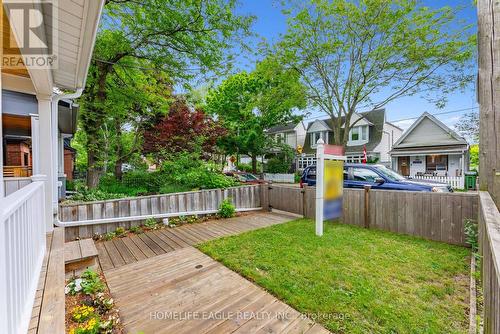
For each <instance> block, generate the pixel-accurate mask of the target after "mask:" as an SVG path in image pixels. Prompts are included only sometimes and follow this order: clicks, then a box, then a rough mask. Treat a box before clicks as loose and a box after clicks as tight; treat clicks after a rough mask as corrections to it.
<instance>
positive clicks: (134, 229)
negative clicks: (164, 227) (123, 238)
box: [129, 226, 143, 234]
mask: <svg viewBox="0 0 500 334" xmlns="http://www.w3.org/2000/svg"><path fill="white" fill-rule="evenodd" d="M129 231H130V232H132V233H134V234H141V233H143V230H142V228H141V227H140V226H132V227H131V228H130V229H129Z"/></svg>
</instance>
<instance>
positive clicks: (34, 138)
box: [30, 114, 40, 175]
mask: <svg viewBox="0 0 500 334" xmlns="http://www.w3.org/2000/svg"><path fill="white" fill-rule="evenodd" d="M30 116H31V158H32V161H33V165H32V169H33V175H38V174H40V125H39V119H38V115H37V114H31V115H30Z"/></svg>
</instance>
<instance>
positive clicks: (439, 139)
mask: <svg viewBox="0 0 500 334" xmlns="http://www.w3.org/2000/svg"><path fill="white" fill-rule="evenodd" d="M424 123H425V124H424ZM423 125H426V126H428V127H429V126H432V125H434V126H433V127H434V128H435V129H436V130H440V131H441V133H440V134H439V133H436V134H435V135H434V136H433V135H432V134H431V133H429V132H427V133H426V134H425V136H421V138H422V140H421V141H420V142H415V141H414V142H405V141H408V139H409V138H410V136H411V135H412V134H414V132H415V131H417V130H418V128H419V126H423ZM416 136H419V134H416ZM454 144H455V145H468V143H467V141H466V140H465V139H464V138H463V137H461V136H459V135H458V134H457V133H456V132H455V131H453V130H452V129H450V128H449V127H448V126H446V125H445V124H444V123H443V122H441V121H440V120H438V119H437V118H436V117H434V116H432V115H431V114H429V113H428V112H424V113H423V114H422V115H421V116H420V117H419V118H418V119H417V120H416V121H415V122H414V123H413V124H412V125H411V126H410V127H409V128H408V130H406V131H405V132H404V133H403V135H402V136H401V137H400V138H399V139H398V141H397V142H396V143H395V144H394V146H393V149H396V148H403V147H419V146H439V145H454Z"/></svg>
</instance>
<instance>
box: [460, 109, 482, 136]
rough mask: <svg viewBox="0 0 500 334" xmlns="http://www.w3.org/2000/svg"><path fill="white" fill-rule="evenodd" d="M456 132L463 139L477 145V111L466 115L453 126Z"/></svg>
mask: <svg viewBox="0 0 500 334" xmlns="http://www.w3.org/2000/svg"><path fill="white" fill-rule="evenodd" d="M455 128H456V129H457V131H458V132H459V133H460V134H461V135H462V136H464V137H466V138H468V139H470V140H472V142H474V143H479V113H478V112H477V111H474V112H470V113H466V114H464V115H462V117H460V119H459V120H458V122H457V123H456V124H455Z"/></svg>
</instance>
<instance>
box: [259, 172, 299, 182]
mask: <svg viewBox="0 0 500 334" xmlns="http://www.w3.org/2000/svg"><path fill="white" fill-rule="evenodd" d="M264 180H266V181H272V182H278V183H294V182H295V175H294V174H274V173H273V174H271V173H265V174H264Z"/></svg>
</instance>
